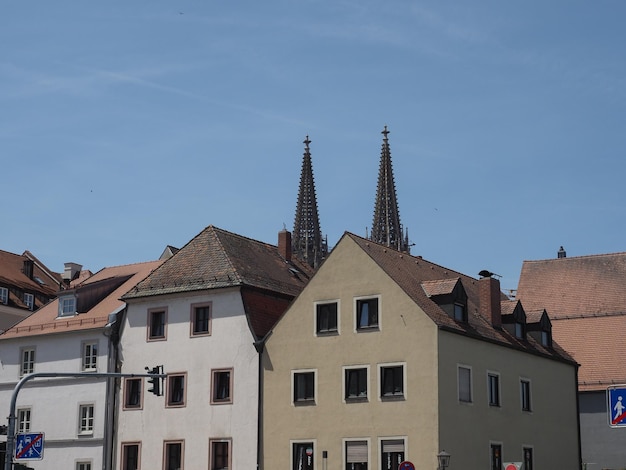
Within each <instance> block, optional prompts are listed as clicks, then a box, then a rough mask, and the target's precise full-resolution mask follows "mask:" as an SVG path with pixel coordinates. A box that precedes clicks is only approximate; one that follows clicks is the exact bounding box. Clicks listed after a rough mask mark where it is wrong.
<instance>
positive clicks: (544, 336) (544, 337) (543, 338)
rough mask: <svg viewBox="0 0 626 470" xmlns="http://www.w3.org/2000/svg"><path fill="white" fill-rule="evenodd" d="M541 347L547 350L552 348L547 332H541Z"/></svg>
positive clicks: (550, 337)
mask: <svg viewBox="0 0 626 470" xmlns="http://www.w3.org/2000/svg"><path fill="white" fill-rule="evenodd" d="M541 345H542V346H545V347H547V348H551V347H552V334H551V333H550V332H549V331H545V330H544V331H542V332H541Z"/></svg>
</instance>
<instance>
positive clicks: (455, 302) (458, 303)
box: [422, 277, 467, 323]
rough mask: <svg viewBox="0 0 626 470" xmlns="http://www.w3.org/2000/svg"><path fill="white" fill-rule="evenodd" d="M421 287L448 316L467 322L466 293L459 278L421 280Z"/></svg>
mask: <svg viewBox="0 0 626 470" xmlns="http://www.w3.org/2000/svg"><path fill="white" fill-rule="evenodd" d="M422 289H424V292H425V293H426V295H427V296H428V297H429V298H430V299H431V300H432V301H433V302H435V303H436V304H437V305H438V306H439V307H440V308H441V309H442V310H443V311H444V312H445V313H446V315H448V316H449V317H450V318H452V319H454V320H455V321H458V322H463V323H467V293H466V292H465V288H464V287H463V283H462V282H461V279H460V278H458V277H457V278H453V279H440V280H435V281H424V282H422Z"/></svg>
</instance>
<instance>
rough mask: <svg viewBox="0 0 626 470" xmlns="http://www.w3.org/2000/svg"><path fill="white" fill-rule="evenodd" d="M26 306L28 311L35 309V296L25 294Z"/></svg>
mask: <svg viewBox="0 0 626 470" xmlns="http://www.w3.org/2000/svg"><path fill="white" fill-rule="evenodd" d="M24 305H26V306H27V307H28V310H32V309H33V308H35V296H34V295H33V294H29V293H25V294H24Z"/></svg>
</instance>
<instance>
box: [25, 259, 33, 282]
mask: <svg viewBox="0 0 626 470" xmlns="http://www.w3.org/2000/svg"><path fill="white" fill-rule="evenodd" d="M34 267H35V263H34V262H33V260H32V259H25V260H24V268H23V271H24V274H26V276H27V277H28V279H32V278H33V269H34Z"/></svg>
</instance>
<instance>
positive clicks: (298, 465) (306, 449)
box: [291, 442, 315, 470]
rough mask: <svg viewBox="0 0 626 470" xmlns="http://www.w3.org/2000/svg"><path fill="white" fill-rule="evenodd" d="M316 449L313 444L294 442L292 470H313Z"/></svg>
mask: <svg viewBox="0 0 626 470" xmlns="http://www.w3.org/2000/svg"><path fill="white" fill-rule="evenodd" d="M314 449H315V448H314V447H313V443H312V442H294V443H293V444H292V448H291V452H292V455H293V459H292V461H293V465H292V466H291V468H292V470H313V468H314V467H313V463H314V457H315V455H314Z"/></svg>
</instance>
